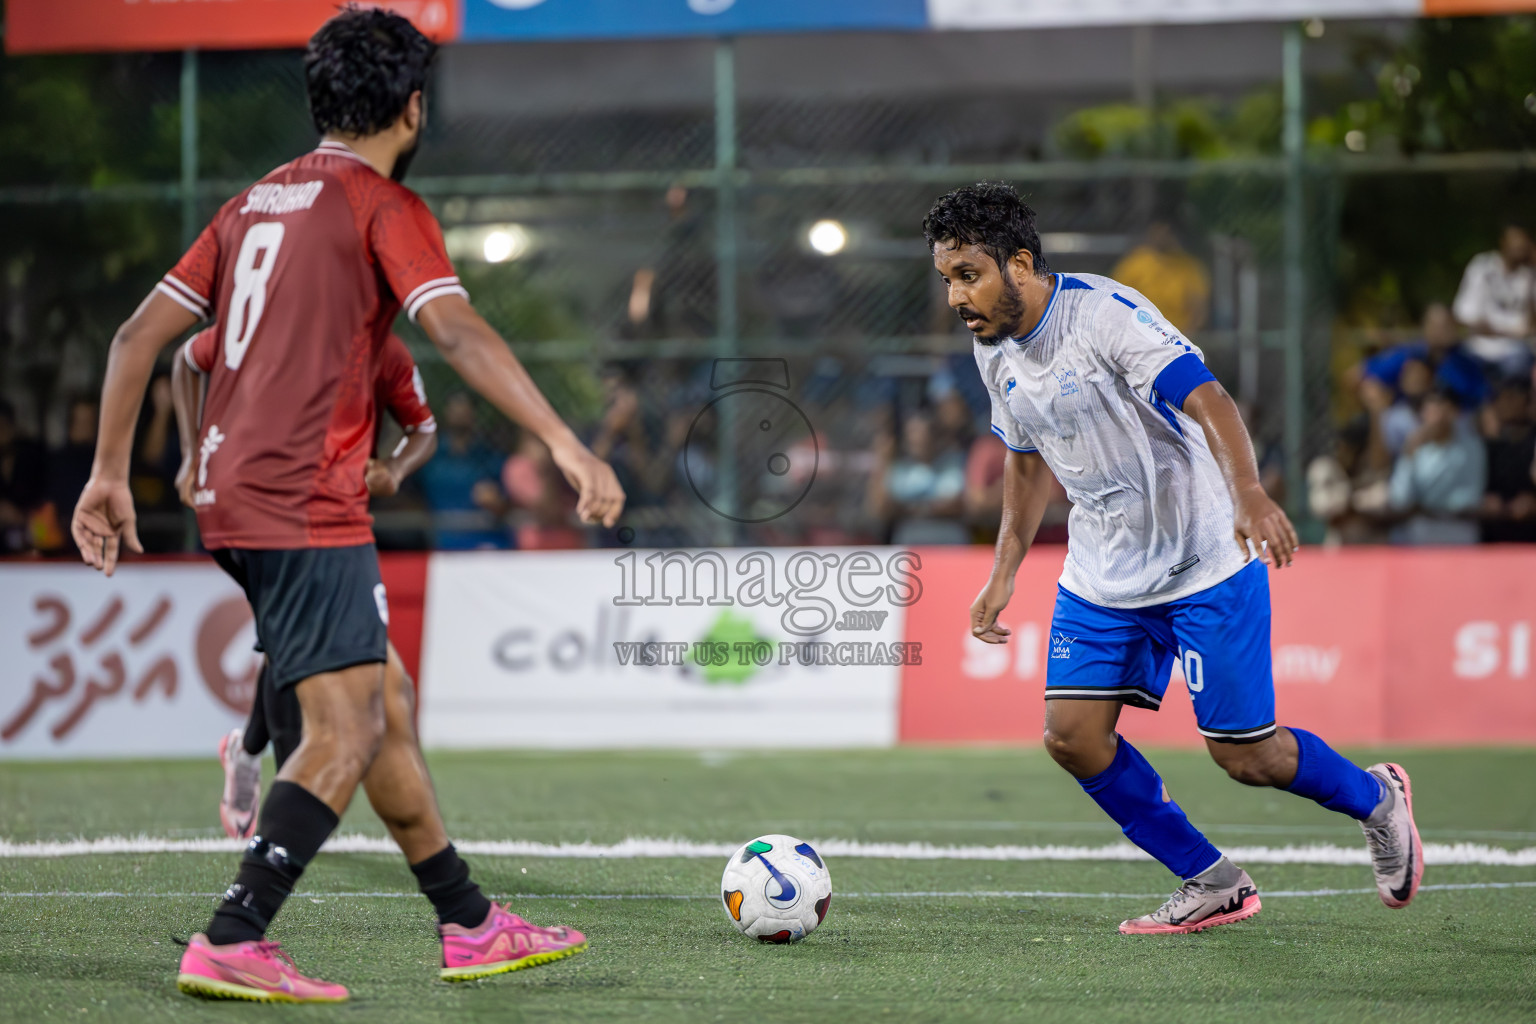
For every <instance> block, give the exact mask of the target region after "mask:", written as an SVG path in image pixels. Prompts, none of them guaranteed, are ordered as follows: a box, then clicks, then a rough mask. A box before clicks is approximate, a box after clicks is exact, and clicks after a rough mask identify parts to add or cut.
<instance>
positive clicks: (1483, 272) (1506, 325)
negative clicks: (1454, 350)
mask: <svg viewBox="0 0 1536 1024" xmlns="http://www.w3.org/2000/svg"><path fill="white" fill-rule="evenodd" d="M1531 257H1532V245H1531V236H1530V234H1529V233H1528V232H1527V231H1526V230H1525V229H1524V228H1522V227H1517V226H1516V225H1513V224H1511V225H1509V226H1507V227H1505V229H1504V233H1503V234H1502V235H1501V236H1500V237H1499V248H1498V251H1497V252H1484V253H1479V254H1478V255H1476V256H1474V257H1472V261H1471V262H1470V263H1468V264H1467V269H1466V272H1465V273H1464V274H1462V277H1461V287H1460V288H1459V289H1458V290H1457V292H1456V303H1455V305H1454V307H1453V312H1454V313H1455V314H1456V319H1457V320H1459V321H1461V323H1463V324H1465V325H1466V327H1467V330H1468V331H1469V332H1470V333H1471V336H1470V337H1469V338H1467V341H1466V346H1467V348H1468V349H1470V350H1471V352H1472V354H1473V355H1475V356H1477V357H1478V358H1479V359H1482V360H1483V361H1484V362H1487V363H1489V364H1491V365H1492V366H1494V367H1495V368H1497V369H1498V370H1499V372H1500V373H1502V374H1505V375H1508V376H1520V375H1522V374H1524V373H1525V372H1526V371H1528V370H1529V369H1530V366H1531V348H1530V344H1529V339H1530V335H1531V333H1532V327H1533V308H1536V269H1532V267H1531Z"/></svg>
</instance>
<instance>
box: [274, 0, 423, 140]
mask: <svg viewBox="0 0 1536 1024" xmlns="http://www.w3.org/2000/svg"><path fill="white" fill-rule="evenodd" d="M436 53H437V45H436V44H435V43H433V42H432V41H431V40H430V39H428V38H427V37H426V36H424V35H422V34H421V33H420V32H418V31H417V30H416V26H414V25H412V24H411V23H410V22H409V21H408V20H406V19H405V18H402V17H401V16H400V15H398V14H394V13H392V12H390V11H383V10H379V9H377V8H361V7H351V6H349V7H346V8H344V9H343V10H342V11H341V13H340V14H338V15H336V16H335V17H334V18H332V19H331V20H330V21H327V22H326V23H325V24H324V25H321V26H320V30H319V31H318V32H316V33H315V34H314V36H313V37H312V38H311V39H310V40H309V49H308V50H307V51H305V54H304V80H305V84H306V85H307V86H308V88H309V114H310V117H312V118H313V119H314V122H315V128H316V130H318V131H319V132H320V134H321V135H324V134H326V133H327V132H338V133H341V134H344V135H373V134H375V133H377V132H381V131H383V130H384V129H386V128H388V127H389V126H390V125H392V124H394V123H395V121H396V120H397V119H398V118H399V117H400V115H401V113H403V112H404V110H405V105H406V104H407V103H408V102H409V101H410V98H411V93H413V92H416V91H417V90H420V89H423V88H425V87H426V84H427V69H428V68H430V67H431V66H432V58H433V56H434V55H435V54H436Z"/></svg>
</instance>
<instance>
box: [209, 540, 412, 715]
mask: <svg viewBox="0 0 1536 1024" xmlns="http://www.w3.org/2000/svg"><path fill="white" fill-rule="evenodd" d="M213 559H214V561H216V562H218V563H219V567H220V568H221V569H223V570H224V571H225V572H227V573H229V575H230V576H231V577H233V578H234V581H235V582H236V583H238V584H240V589H242V590H244V591H245V596H246V599H247V600H248V601H250V602H251V611H252V612H254V613H255V615H256V638H257V640H258V641H259V642H260V643H261V647H262V650H264V651H266V653H267V662H268V664H269V665H270V675H269V678H270V681H271V683H272V687H273V688H274V689H276V690H285V689H287V688H289V687H291V686H293V685H294V684H295V683H298V682H300V681H301V680H304V679H308V678H309V677H310V676H314V675H319V674H320V673H322V672H335V671H337V670H339V669H344V668H349V667H351V666H353V665H365V664H369V663H372V662H377V663H379V664H383V663H384V662H385V661H387V660H388V658H389V605H388V603H387V602H386V600H385V595H384V583H383V581H382V580H381V579H380V578H379V555H378V552H377V551H376V550H374V546H373V545H372V544H359V545H358V546H356V547H350V548H297V549H293V550H287V551H258V550H252V549H247V548H222V549H220V550H217V551H214V552H213Z"/></svg>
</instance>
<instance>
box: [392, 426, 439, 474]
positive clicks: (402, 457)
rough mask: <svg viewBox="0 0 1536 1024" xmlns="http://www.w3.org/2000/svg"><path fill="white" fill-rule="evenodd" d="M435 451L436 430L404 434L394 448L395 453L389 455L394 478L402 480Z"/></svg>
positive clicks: (425, 461) (419, 466)
mask: <svg viewBox="0 0 1536 1024" xmlns="http://www.w3.org/2000/svg"><path fill="white" fill-rule="evenodd" d="M436 451H437V431H435V430H433V431H428V432H425V433H423V432H422V431H419V430H418V431H416V432H415V433H413V434H406V435H405V437H404V438H402V439H401V441H400V444H399V446H398V447H397V448H395V453H394V454H393V455H391V456H390V457H389V461H390V463H391V465H392V466H393V468H394V472H395V479H397V480H404V479H405V478H406V477H408V476H410V475H411V474H412V473H414V472H416V471H417V470H418V469H420V468H421V467H422V466H425V465H426V464H427V460H428V459H430V458H431V457H432V455H433V454H434V453H435V452H436Z"/></svg>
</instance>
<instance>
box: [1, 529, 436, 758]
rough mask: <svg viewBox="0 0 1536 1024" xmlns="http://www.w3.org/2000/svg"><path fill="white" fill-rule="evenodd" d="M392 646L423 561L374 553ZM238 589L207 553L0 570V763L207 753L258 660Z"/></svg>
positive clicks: (417, 605) (404, 624)
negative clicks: (104, 568) (109, 564)
mask: <svg viewBox="0 0 1536 1024" xmlns="http://www.w3.org/2000/svg"><path fill="white" fill-rule="evenodd" d="M380 569H381V571H382V573H383V578H384V585H385V588H386V591H387V593H388V595H389V609H390V627H389V633H390V639H391V640H392V641H393V642H394V644H395V647H396V648H397V649H398V650H399V651H400V656H401V659H402V660H403V661H404V662H405V664H406V668H407V670H408V671H411V672H413V673H414V672H415V671H416V669H417V663H418V661H419V657H420V650H421V619H422V609H423V600H424V595H425V589H426V575H427V572H426V569H427V556H426V555H424V554H412V555H384V556H383V557H382V558H381V559H380ZM255 642H256V629H255V625H254V623H253V622H252V619H251V608H250V605H249V604H248V603H247V602H246V599H245V595H244V594H243V593H241V591H240V588H239V587H237V586H235V584H234V582H233V581H231V580H230V578H229V577H228V576H226V575H225V574H224V573H223V571H222V570H220V569H219V568H218V567H217V566H215V565H214V564H213V563H212V562H210V561H209V560H207V559H206V558H201V559H196V560H187V561H176V562H134V563H130V564H127V565H124V566H122V567H121V568H119V569H118V571H117V572H116V573H114V574H113V576H112V577H111V578H110V579H108V578H107V577H105V576H103V575H101V573H99V572H96V571H95V570H94V569H90V568H87V567H86V566H83V565H72V564H68V563H58V562H52V563H49V562H31V563H28V562H6V563H0V665H3V666H5V668H4V670H3V671H0V759H3V758H55V757H59V758H72V757H81V758H83V757H116V756H133V757H181V756H192V757H212V756H213V755H214V753H215V752H216V751H217V750H218V743H219V737H220V736H222V735H223V734H224V733H226V732H228V731H229V730H230V729H232V728H234V727H235V726H238V725H240V724H241V723H242V722H244V721H245V717H246V715H247V714H249V713H250V708H251V698H252V696H253V694H254V693H255V688H256V674H257V672H259V671H260V668H261V662H260V655H258V654H257V653H256V652H255V651H254V650H253V647H254V645H255Z"/></svg>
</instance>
